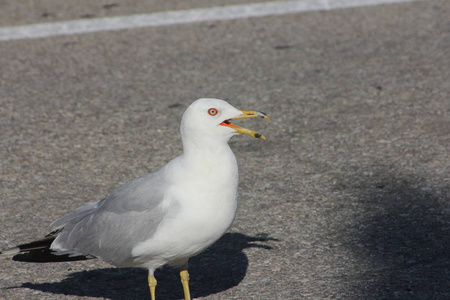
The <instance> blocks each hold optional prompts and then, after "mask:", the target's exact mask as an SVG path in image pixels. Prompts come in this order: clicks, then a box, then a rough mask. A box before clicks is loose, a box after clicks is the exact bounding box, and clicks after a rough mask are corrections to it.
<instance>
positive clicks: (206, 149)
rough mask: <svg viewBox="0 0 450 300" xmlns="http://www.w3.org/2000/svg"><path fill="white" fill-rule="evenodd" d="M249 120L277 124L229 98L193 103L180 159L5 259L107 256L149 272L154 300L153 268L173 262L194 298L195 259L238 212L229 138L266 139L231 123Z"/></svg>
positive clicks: (69, 218) (108, 259) (67, 219)
mask: <svg viewBox="0 0 450 300" xmlns="http://www.w3.org/2000/svg"><path fill="white" fill-rule="evenodd" d="M246 118H264V119H267V120H268V121H270V118H269V117H268V116H267V115H266V114H265V113H263V112H259V111H245V110H239V109H236V108H234V107H233V106H231V105H230V104H228V103H227V102H226V101H224V100H220V99H213V98H202V99H198V100H196V101H194V102H193V103H192V104H191V105H190V106H189V107H188V108H187V110H186V111H185V113H184V115H183V117H182V120H181V126H180V133H181V140H182V144H183V153H182V154H181V155H180V156H178V157H176V158H174V159H173V160H171V161H170V162H168V163H167V164H166V165H165V166H163V167H162V168H160V169H158V170H156V171H155V172H153V173H148V174H145V175H143V176H141V177H138V178H136V179H134V180H132V181H130V182H128V183H126V184H124V185H122V186H121V187H119V188H118V189H117V190H116V191H114V192H113V193H112V194H111V195H109V196H108V197H106V198H104V199H103V200H100V201H98V202H89V203H87V204H85V205H83V206H81V207H79V208H77V209H76V210H75V211H74V212H72V213H70V214H68V215H66V216H64V217H62V218H60V219H58V220H56V221H54V222H53V223H52V224H51V225H50V233H49V234H48V235H47V236H45V238H44V239H41V240H37V241H34V242H31V243H27V244H22V245H19V246H17V247H14V248H11V249H7V250H5V251H2V252H0V254H16V255H15V257H14V259H15V260H23V261H40V262H43V261H69V260H80V259H89V258H100V259H102V260H104V261H105V262H107V263H109V264H111V265H114V266H117V267H139V268H145V269H147V270H148V285H149V288H150V296H151V299H152V300H155V289H156V284H157V281H156V278H155V276H154V271H155V270H156V269H158V268H160V267H162V266H163V265H166V264H168V265H171V266H175V267H180V277H181V282H182V285H183V291H184V298H185V300H190V299H191V296H190V291H189V273H188V260H189V258H191V257H193V256H195V255H197V254H199V253H200V252H202V251H203V250H205V249H206V248H208V247H209V246H211V245H212V244H213V243H214V242H216V241H217V240H218V239H219V238H220V237H221V236H222V235H223V234H224V233H225V232H226V231H227V230H228V228H229V227H230V226H231V223H232V222H233V220H234V218H235V215H236V208H237V188H238V180H239V179H238V166H237V162H236V158H235V156H234V154H233V151H232V150H231V148H230V147H229V145H228V141H229V140H230V138H231V137H232V136H234V135H236V134H244V135H249V136H252V137H254V138H258V139H263V140H265V139H266V138H265V137H264V136H263V135H261V134H259V133H257V132H255V131H253V130H250V129H246V128H243V127H240V126H237V125H234V124H232V123H231V120H236V119H246ZM21 257H22V258H21ZM23 257H25V258H23ZM16 258H17V259H16Z"/></svg>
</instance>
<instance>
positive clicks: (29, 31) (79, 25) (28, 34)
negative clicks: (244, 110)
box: [0, 0, 416, 41]
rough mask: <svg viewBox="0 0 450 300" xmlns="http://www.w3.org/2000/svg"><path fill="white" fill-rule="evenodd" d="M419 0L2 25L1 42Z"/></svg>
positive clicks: (271, 5) (351, 0) (311, 1)
mask: <svg viewBox="0 0 450 300" xmlns="http://www.w3.org/2000/svg"><path fill="white" fill-rule="evenodd" d="M411 1H416V0H299V1H277V2H265V3H253V4H243V5H230V6H221V7H212V8H197V9H191V10H180V11H168V12H159V13H151V14H138V15H130V16H119V17H109V18H97V19H87V20H72V21H64V22H56V23H39V24H32V25H25V26H14V27H3V28H0V41H8V40H20V39H34V38H43V37H51V36H58V35H71V34H81V33H88V32H97V31H110V30H122V29H129V28H139V27H154V26H167V25H174V24H186V23H194V22H203V21H220V20H231V19H240V18H250V17H263V16H271V15H284V14H291V13H300V12H305V11H315V10H329V9H337V8H346V7H358V6H371V5H378V4H388V3H398V2H411Z"/></svg>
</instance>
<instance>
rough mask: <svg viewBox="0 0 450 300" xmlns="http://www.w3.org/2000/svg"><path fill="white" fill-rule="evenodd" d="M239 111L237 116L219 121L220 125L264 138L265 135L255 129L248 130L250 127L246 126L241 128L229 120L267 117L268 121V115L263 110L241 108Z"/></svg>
mask: <svg viewBox="0 0 450 300" xmlns="http://www.w3.org/2000/svg"><path fill="white" fill-rule="evenodd" d="M241 112H242V115H239V116H237V117H235V118H231V119H228V120H225V121H223V122H222V123H220V125H222V126H226V127H230V128H232V129H234V130H235V131H236V132H237V133H241V134H245V135H249V136H252V137H254V138H257V139H263V140H265V139H266V137H265V136H263V135H262V134H259V133H257V132H256V131H253V130H250V129H247V128H243V127H240V126H237V125H234V124H231V123H230V120H237V119H249V118H263V119H267V120H268V121H270V118H269V116H267V115H266V114H265V113H263V112H259V111H254V110H241Z"/></svg>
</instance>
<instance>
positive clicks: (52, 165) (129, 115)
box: [0, 0, 450, 300]
mask: <svg viewBox="0 0 450 300" xmlns="http://www.w3.org/2000/svg"><path fill="white" fill-rule="evenodd" d="M17 2H20V3H21V4H20V5H19V4H17V6H14V7H13V5H12V4H11V5H10V6H8V9H11V14H9V13H5V12H4V11H3V12H2V15H9V17H8V18H9V19H8V22H7V23H8V24H6V23H5V22H6V21H4V19H3V17H2V18H0V19H2V20H3V21H2V24H1V25H2V26H6V25H15V24H16V25H17V24H24V23H28V21H27V20H31V21H32V22H35V21H37V20H36V19H34V17H31V18H30V19H27V20H25V21H24V20H23V19H22V16H23V15H26V14H30V15H32V14H33V13H36V12H38V13H39V14H42V13H43V12H45V11H49V12H50V10H49V8H52V9H53V8H54V7H53V5H51V4H52V2H53V1H46V3H48V5H49V6H45V7H33V9H32V11H23V10H26V9H27V4H26V3H29V2H27V1H17ZM141 2H144V1H141ZM163 2H164V1H156V2H155V3H163ZM186 2H188V3H187V4H186V3H185V4H183V6H189V5H191V6H189V7H186V8H193V7H198V6H200V5H199V4H198V1H186ZM30 3H31V2H30ZM85 3H86V4H83V3H82V2H81V1H80V5H79V6H77V8H76V10H77V11H76V12H72V11H71V10H72V9H71V7H68V6H67V7H65V8H64V9H65V10H67V11H57V10H55V11H53V10H52V11H51V13H54V14H55V15H57V16H67V17H68V18H72V17H74V16H75V15H77V16H78V15H79V14H80V13H81V12H82V13H85V11H87V12H86V13H89V11H90V8H89V7H90V4H89V2H88V1H85ZM102 3H103V2H102ZM114 3H117V4H119V5H117V6H114V7H112V8H110V9H114V10H117V11H116V12H115V13H116V14H117V15H121V14H126V13H130V11H133V9H131V8H127V7H128V5H131V4H130V3H131V1H123V2H122V1H115V2H114ZM122 3H124V5H122ZM127 3H128V4H127ZM189 3H190V4H189ZM104 4H110V3H109V2H108V3H107V2H105V3H104ZM125 4H126V5H125ZM28 5H29V4H28ZM36 5H38V4H36ZM83 5H86V6H83ZM161 5H163V4H161ZM180 5H181V4H180ZM205 5H206V4H205ZM56 7H58V6H55V8H56ZM83 7H84V8H86V10H84V9H83ZM12 8H14V9H12ZM183 8H184V7H183ZM165 9H166V7H165V6H162V7H161V9H160V10H165ZM170 9H172V8H170ZM156 10H157V9H156ZM146 12H148V11H146ZM14 14H15V15H14ZM95 15H96V16H97V13H95ZM449 15H450V2H449V1H446V0H436V1H418V2H410V3H403V4H392V5H381V6H375V7H363V8H352V9H341V10H333V11H321V12H310V13H303V14H292V15H284V16H274V17H264V18H253V19H239V20H232V21H220V22H207V23H198V24H184V25H177V26H168V27H157V28H140V29H133V30H124V31H118V32H100V33H92V34H83V35H73V36H61V37H54V38H45V39H36V40H19V41H11V42H2V43H0V53H1V55H0V68H1V72H0V123H1V131H0V165H1V172H0V187H1V188H0V207H1V209H0V248H7V247H11V246H14V245H16V244H17V243H21V242H26V241H30V240H32V239H33V238H36V237H41V236H43V235H44V234H45V233H46V227H47V225H48V224H50V222H52V221H53V220H54V219H56V218H58V217H60V216H62V215H64V214H66V213H68V212H70V211H72V210H73V209H75V208H76V207H78V206H80V205H82V204H83V203H85V202H88V201H94V200H99V199H102V197H104V196H105V195H107V194H108V193H109V192H111V191H113V190H114V189H115V188H117V187H118V186H120V185H121V184H122V183H125V182H126V181H129V180H131V179H133V178H135V177H137V176H139V175H142V174H144V173H146V172H149V171H152V170H155V169H156V168H158V167H159V166H161V165H163V164H164V163H166V162H167V161H168V160H170V159H171V158H173V157H174V156H176V155H178V154H179V153H180V152H181V144H180V139H179V134H178V127H179V122H180V118H181V115H182V113H183V111H184V110H185V108H186V107H187V106H188V105H189V104H190V103H191V102H192V101H194V100H195V99H197V98H200V97H217V98H223V99H226V100H228V101H229V102H230V103H231V104H232V105H234V106H236V107H238V108H242V109H256V110H262V111H264V112H266V113H267V114H268V115H270V117H271V118H272V122H271V123H270V124H266V122H258V120H246V121H245V122H240V124H243V123H245V125H244V126H246V127H249V128H252V129H255V130H258V131H260V132H261V133H263V134H264V135H265V136H266V137H267V141H261V140H255V139H251V138H249V137H246V136H240V137H236V138H233V140H232V142H231V146H232V148H233V149H234V151H235V154H236V156H237V158H238V162H239V165H240V176H241V180H240V189H239V197H240V207H239V210H238V215H237V218H236V220H235V222H234V224H233V226H232V228H231V229H230V232H229V233H227V234H226V235H225V236H224V238H223V239H222V240H220V241H219V242H218V243H217V244H216V245H215V246H213V247H211V248H210V249H208V250H207V251H206V252H205V253H203V254H201V255H199V256H198V257H196V258H194V259H192V261H191V265H190V273H191V292H192V295H193V297H195V298H198V299H450V251H449V250H448V249H449V248H450V203H449V200H450V199H449V198H450V197H449V196H450V176H449V173H450V172H449V167H450V163H449V159H448V156H449V154H448V153H449V148H450V141H449V138H450V118H449V113H450V55H449V50H448V49H450V22H449V20H450V19H449V17H448V16H449ZM15 16H17V17H15ZM0 270H1V271H0V299H2V300H3V299H146V298H148V288H147V286H146V280H147V276H146V271H143V270H139V269H115V268H112V267H111V266H109V265H107V264H106V263H103V262H101V261H100V260H89V261H83V262H71V263H59V264H28V263H20V262H14V261H11V260H10V258H8V257H2V258H1V259H0ZM156 277H157V278H158V280H159V284H158V288H157V297H159V299H179V298H181V297H182V289H181V284H180V283H179V279H178V272H177V271H176V270H173V269H170V268H165V269H162V270H160V271H159V272H158V273H156Z"/></svg>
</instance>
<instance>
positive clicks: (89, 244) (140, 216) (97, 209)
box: [50, 170, 168, 265]
mask: <svg viewBox="0 0 450 300" xmlns="http://www.w3.org/2000/svg"><path fill="white" fill-rule="evenodd" d="M161 173H164V172H161V170H160V171H158V172H155V173H150V174H147V175H144V176H141V177H139V178H136V179H134V180H132V181H130V182H128V183H126V184H125V185H123V186H121V187H120V188H119V189H118V190H116V191H115V192H114V193H112V194H111V195H110V196H108V197H107V198H105V199H103V200H101V201H98V202H90V203H87V204H85V205H84V206H81V207H80V208H78V209H76V210H75V211H74V212H73V213H71V214H69V215H67V216H64V217H62V218H60V219H58V220H56V221H55V222H53V223H52V224H51V225H50V226H51V228H53V230H54V231H56V232H58V236H57V238H56V239H55V241H54V242H53V244H52V246H51V248H52V249H53V250H56V251H57V252H58V253H60V254H73V255H79V254H82V255H93V256H96V257H99V258H101V259H103V260H104V261H106V262H108V263H111V264H113V265H120V264H121V263H122V262H124V261H126V260H127V259H129V258H130V257H131V251H132V249H133V247H134V246H135V245H137V244H138V243H140V242H142V241H145V240H147V239H148V238H150V237H151V236H152V235H153V233H154V232H155V230H156V228H157V227H158V225H159V223H160V222H161V221H162V219H163V218H164V210H163V207H162V206H161V203H162V201H163V199H164V192H165V190H166V186H167V184H168V183H167V182H166V181H164V180H163V178H162V177H163V176H162V174H161Z"/></svg>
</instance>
